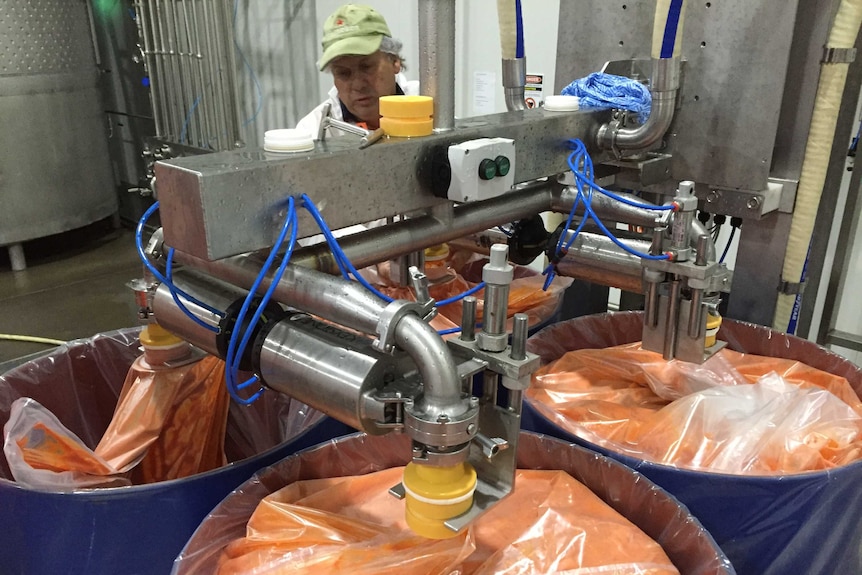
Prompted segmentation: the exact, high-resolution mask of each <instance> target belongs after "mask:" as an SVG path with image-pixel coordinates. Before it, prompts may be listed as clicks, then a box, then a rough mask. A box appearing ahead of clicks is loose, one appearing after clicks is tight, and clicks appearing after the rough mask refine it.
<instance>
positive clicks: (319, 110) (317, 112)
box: [296, 72, 419, 139]
mask: <svg viewBox="0 0 862 575" xmlns="http://www.w3.org/2000/svg"><path fill="white" fill-rule="evenodd" d="M395 81H396V82H397V83H398V85H399V86H401V89H402V90H404V94H405V95H407V96H418V95H419V82H418V81H417V80H410V81H408V80H407V78H406V77H405V76H404V74H402V73H400V72H399V73H398V74H397V75H396V76H395ZM326 104H332V111H331V112H330V116H331V117H333V118H335V119H336V120H343V119H344V117H343V116H342V115H341V100H339V99H338V90H337V89H336V88H335V86H333V87H332V88H331V89H330V90H329V94H328V97H327V99H326V100H324V101H323V102H321V103H320V104H319V105H318V106H317V107H316V108H314V109H313V110H312V111H311V112H309V113H308V114H307V115H306V116H305V117H304V118H303V119H301V120H300V121H299V123H298V124H297V125H296V129H297V130H304V131H305V132H307V133H309V134H311V135H312V137H313V138H314V139H317V131H318V128H319V127H320V121H321V120H322V119H323V107H324V106H325V105H326ZM343 134H344V132H342V131H341V130H336V129H334V128H330V129H329V130H328V134H327V135H329V136H335V135H338V136H341V135H343Z"/></svg>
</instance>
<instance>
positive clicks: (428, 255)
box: [425, 244, 449, 262]
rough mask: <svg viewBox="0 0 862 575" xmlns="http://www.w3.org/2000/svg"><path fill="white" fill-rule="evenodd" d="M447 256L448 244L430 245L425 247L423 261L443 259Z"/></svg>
mask: <svg viewBox="0 0 862 575" xmlns="http://www.w3.org/2000/svg"><path fill="white" fill-rule="evenodd" d="M448 257H449V246H448V245H447V244H437V245H436V246H431V247H428V248H425V261H426V262H428V261H432V262H435V261H438V260H445V259H446V258H448Z"/></svg>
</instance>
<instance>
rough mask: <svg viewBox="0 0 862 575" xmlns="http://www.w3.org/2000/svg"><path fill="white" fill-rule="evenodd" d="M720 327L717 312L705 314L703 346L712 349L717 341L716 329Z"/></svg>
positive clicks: (719, 318)
mask: <svg viewBox="0 0 862 575" xmlns="http://www.w3.org/2000/svg"><path fill="white" fill-rule="evenodd" d="M720 327H721V316H720V315H718V312H710V313H708V314H706V338H705V339H704V342H703V344H704V346H706V347H712V346H714V345H715V342H716V340H717V339H718V328H720Z"/></svg>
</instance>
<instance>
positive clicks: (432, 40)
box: [419, 0, 455, 131]
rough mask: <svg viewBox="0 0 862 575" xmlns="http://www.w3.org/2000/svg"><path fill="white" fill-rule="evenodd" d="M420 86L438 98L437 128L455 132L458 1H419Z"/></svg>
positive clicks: (435, 112)
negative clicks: (456, 17) (456, 14)
mask: <svg viewBox="0 0 862 575" xmlns="http://www.w3.org/2000/svg"><path fill="white" fill-rule="evenodd" d="M419 85H420V89H421V91H422V94H423V95H425V96H431V97H432V98H434V129H435V130H438V131H445V130H451V129H453V128H454V127H455V0H419Z"/></svg>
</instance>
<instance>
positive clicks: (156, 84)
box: [148, 0, 173, 137]
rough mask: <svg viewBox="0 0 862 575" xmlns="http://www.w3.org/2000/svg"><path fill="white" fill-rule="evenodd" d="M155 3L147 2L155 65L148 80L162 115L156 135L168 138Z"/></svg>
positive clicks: (163, 76) (168, 111)
mask: <svg viewBox="0 0 862 575" xmlns="http://www.w3.org/2000/svg"><path fill="white" fill-rule="evenodd" d="M156 2H157V0H150V1H149V2H148V7H149V14H150V27H151V29H152V35H153V59H154V62H155V64H156V70H155V71H156V74H155V76H154V77H153V78H151V79H150V83H151V84H152V86H153V88H155V89H156V92H157V93H158V98H157V99H158V102H159V109H160V110H161V114H162V132H161V133H160V134H156V135H157V136H160V137H168V136H170V134H171V132H172V131H173V126H172V125H171V112H170V108H169V106H168V99H167V86H166V85H165V82H166V81H167V80H166V78H165V63H164V52H163V50H162V42H161V27H160V26H159V22H158V18H157V17H156V9H157V8H158V6H157V5H156Z"/></svg>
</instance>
